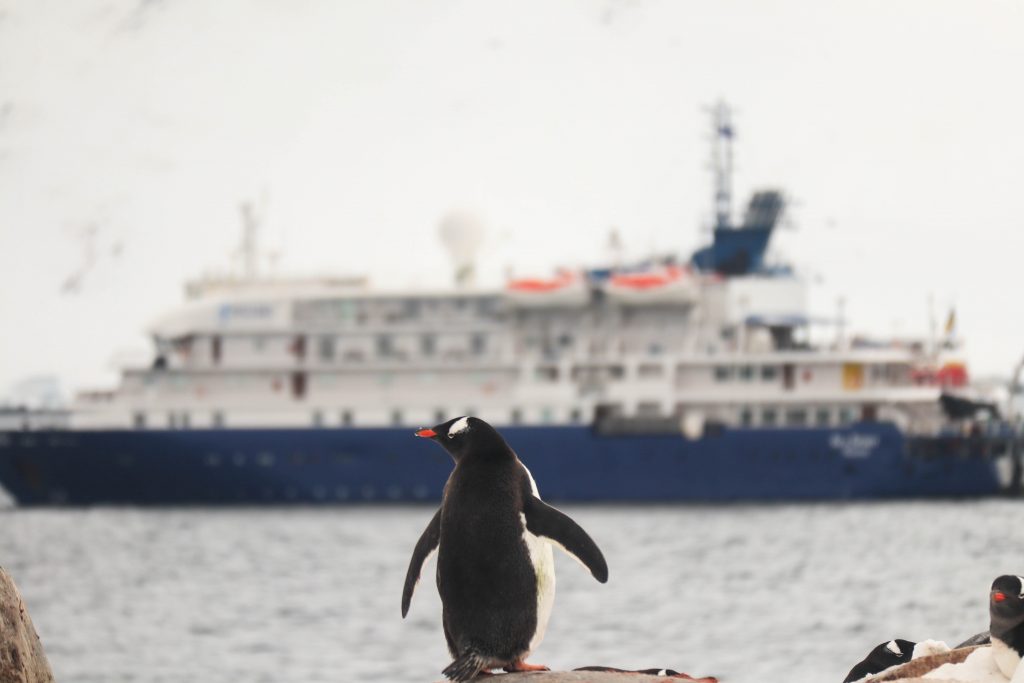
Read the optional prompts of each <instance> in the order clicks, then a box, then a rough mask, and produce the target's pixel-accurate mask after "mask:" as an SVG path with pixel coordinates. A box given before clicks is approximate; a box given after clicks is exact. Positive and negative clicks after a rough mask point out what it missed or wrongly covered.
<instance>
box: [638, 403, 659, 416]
mask: <svg viewBox="0 0 1024 683" xmlns="http://www.w3.org/2000/svg"><path fill="white" fill-rule="evenodd" d="M636 414H637V416H638V417H658V416H659V415H660V414H661V405H659V404H658V403H657V402H656V401H641V402H640V403H639V404H638V405H637V407H636Z"/></svg>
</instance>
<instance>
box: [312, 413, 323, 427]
mask: <svg viewBox="0 0 1024 683" xmlns="http://www.w3.org/2000/svg"><path fill="white" fill-rule="evenodd" d="M313 426H314V427H323V426H324V414H323V413H322V412H320V411H319V410H314V411H313Z"/></svg>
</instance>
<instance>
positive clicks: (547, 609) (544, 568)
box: [520, 514, 555, 659]
mask: <svg viewBox="0 0 1024 683" xmlns="http://www.w3.org/2000/svg"><path fill="white" fill-rule="evenodd" d="M520 518H521V519H522V522H523V540H524V541H525V542H526V549H527V550H528V551H529V552H530V562H531V563H532V564H533V571H534V572H535V573H536V574H537V630H536V631H534V633H533V638H531V639H530V652H533V651H534V650H536V649H537V646H538V645H540V641H542V640H544V632H545V631H547V628H548V620H549V619H550V618H551V607H552V605H554V604H555V558H554V554H553V553H552V551H551V544H550V543H548V542H547V541H546V540H544V539H543V538H539V537H537V536H534V535H533V534H531V533H530V532H529V531H528V530H527V529H526V515H523V514H520ZM528 654H529V653H527V655H524V656H523V659H525V658H526V657H527V656H528Z"/></svg>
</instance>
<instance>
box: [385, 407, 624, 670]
mask: <svg viewBox="0 0 1024 683" xmlns="http://www.w3.org/2000/svg"><path fill="white" fill-rule="evenodd" d="M416 436H419V437H423V438H427V439H431V440H432V441H435V442H437V443H438V444H440V445H441V446H443V447H444V449H445V450H446V451H448V454H449V455H451V457H452V459H453V460H454V461H455V469H454V470H453V471H452V473H451V475H450V476H449V477H448V482H447V484H445V487H444V495H443V498H442V501H441V507H440V509H438V511H437V512H436V513H435V514H434V517H433V519H431V520H430V523H429V524H428V525H427V528H426V530H424V532H423V535H422V536H420V539H419V541H418V542H417V543H416V548H415V549H414V550H413V554H412V559H411V560H410V561H409V570H408V572H407V573H406V577H405V588H404V590H403V591H402V617H403V618H404V617H405V615H406V614H408V612H409V602H410V601H411V600H412V594H413V590H415V588H416V584H417V583H418V582H419V578H420V571H421V570H422V568H423V564H424V562H426V560H427V558H428V556H430V555H431V554H432V553H433V552H434V551H435V550H437V590H438V593H439V594H440V595H441V604H442V607H443V609H442V624H443V627H444V635H445V639H446V640H447V642H448V650H449V651H450V652H451V655H452V658H453V659H454V661H453V662H452V663H451V664H450V665H449V666H448V667H447V668H446V669H444V671H443V672H442V673H444V675H445V676H446V677H447V678H449V679H451V680H453V681H467V680H470V679H471V678H474V677H475V676H476V675H477V674H480V673H483V672H487V671H489V670H490V669H496V668H504V669H505V671H508V672H512V671H538V670H547V667H544V666H540V665H536V664H527V663H526V658H527V657H528V656H529V655H530V653H531V652H532V651H533V650H534V649H535V648H536V647H537V646H538V645H539V644H540V641H541V639H542V638H543V637H544V631H545V629H546V628H547V623H548V618H549V617H550V615H551V606H552V603H553V602H554V597H555V573H554V564H553V558H552V552H551V545H552V544H555V545H558V546H559V547H561V548H562V549H563V550H565V551H566V552H567V553H569V554H570V555H571V556H573V557H574V558H575V559H577V560H579V561H580V562H581V563H582V564H583V565H584V566H585V567H586V568H587V569H589V570H590V573H591V574H592V575H593V576H594V578H595V579H597V580H598V581H600V582H601V583H604V582H606V581H607V580H608V565H607V564H606V563H605V559H604V556H603V555H602V554H601V551H600V549H599V548H598V547H597V544H595V543H594V541H593V540H591V538H590V536H588V535H587V533H586V532H585V531H584V530H583V529H582V528H580V526H579V525H578V524H576V522H574V521H573V520H572V519H570V518H569V517H568V516H567V515H565V514H564V513H562V512H560V511H558V510H556V509H555V508H553V507H551V506H550V505H548V504H546V503H544V502H543V501H542V500H541V499H540V496H539V494H538V493H537V485H536V483H535V482H534V481H533V477H532V476H531V475H530V472H529V470H527V469H526V466H525V465H523V463H522V462H520V460H519V458H518V457H517V456H516V453H515V451H513V450H512V448H510V447H509V445H508V444H507V443H506V442H505V439H504V438H502V436H501V435H500V434H499V433H498V432H497V430H495V429H494V428H493V427H492V426H491V425H489V424H487V423H486V422H484V421H483V420H481V419H479V418H476V417H469V416H463V417H458V418H455V419H453V420H448V421H447V422H443V423H441V424H439V425H437V426H435V427H431V428H429V429H421V430H419V431H418V432H416Z"/></svg>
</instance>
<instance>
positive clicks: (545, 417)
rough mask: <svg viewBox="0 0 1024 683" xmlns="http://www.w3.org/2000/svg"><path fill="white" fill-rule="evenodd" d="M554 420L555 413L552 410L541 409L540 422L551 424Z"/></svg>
mask: <svg viewBox="0 0 1024 683" xmlns="http://www.w3.org/2000/svg"><path fill="white" fill-rule="evenodd" d="M553 419H554V412H553V411H552V410H551V408H541V409H540V421H541V422H544V423H548V422H551V421H552V420H553Z"/></svg>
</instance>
